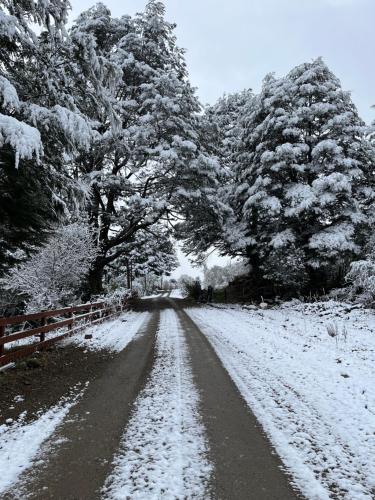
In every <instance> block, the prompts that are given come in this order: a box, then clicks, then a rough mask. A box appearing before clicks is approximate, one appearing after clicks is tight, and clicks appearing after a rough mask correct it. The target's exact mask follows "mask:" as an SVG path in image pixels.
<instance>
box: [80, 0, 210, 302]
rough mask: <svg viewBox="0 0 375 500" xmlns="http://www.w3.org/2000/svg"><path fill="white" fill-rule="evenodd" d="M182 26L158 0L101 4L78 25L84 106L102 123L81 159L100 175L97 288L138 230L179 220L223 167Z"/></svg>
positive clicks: (93, 204) (88, 171)
mask: <svg viewBox="0 0 375 500" xmlns="http://www.w3.org/2000/svg"><path fill="white" fill-rule="evenodd" d="M173 30H174V25H172V24H170V23H168V22H167V21H166V20H165V19H164V6H163V4H162V3H160V2H157V1H150V2H149V3H148V4H147V6H146V9H145V11H144V12H143V13H140V14H137V15H136V16H135V17H134V18H130V17H129V16H126V17H122V18H121V19H113V18H112V17H111V15H110V12H109V11H108V9H106V8H105V7H104V6H103V5H100V4H99V5H98V6H96V7H95V8H92V9H90V10H89V11H87V12H85V13H83V14H82V15H81V16H80V17H79V18H78V19H77V21H76V23H75V24H74V26H73V28H72V33H71V38H72V44H73V49H72V51H73V53H74V54H76V57H77V60H79V63H80V65H81V67H83V69H84V75H85V82H84V84H85V85H86V87H87V90H88V91H87V93H86V95H87V99H86V100H85V101H84V102H83V104H82V106H83V108H84V109H85V113H86V114H87V115H88V116H89V117H90V118H91V119H92V120H93V121H96V122H97V123H98V129H97V130H98V132H99V134H98V136H97V137H96V138H95V141H94V143H93V146H92V147H91V149H90V152H89V154H86V153H85V155H82V157H81V158H79V159H78V160H77V161H76V162H75V168H76V170H77V172H78V173H79V174H78V175H79V177H80V178H81V179H82V180H83V181H84V182H88V183H89V184H90V187H91V190H92V197H91V200H90V204H89V215H90V219H91V221H92V223H93V224H94V225H95V226H96V227H97V228H98V230H99V246H100V256H99V257H98V259H97V261H96V263H95V266H94V267H93V269H92V272H91V275H90V280H89V289H90V292H91V293H98V292H100V289H101V286H102V276H103V271H104V268H105V267H106V266H107V265H109V264H111V263H112V262H114V261H115V260H116V259H118V258H120V257H121V256H123V255H124V251H125V248H126V244H127V243H128V242H132V241H133V240H134V237H135V235H136V233H138V232H139V231H141V232H143V231H145V230H146V229H148V228H150V229H151V228H152V227H153V226H154V225H155V224H157V223H158V222H159V221H164V222H165V223H166V224H173V220H174V215H175V213H176V211H177V210H181V209H182V207H183V206H184V205H185V204H186V203H187V202H188V201H189V200H190V199H191V198H192V197H195V198H197V199H198V198H199V197H200V196H201V195H202V192H203V191H204V187H205V184H206V183H205V179H206V178H207V177H209V176H211V175H213V172H214V171H215V169H216V168H217V166H216V164H215V163H214V162H212V161H211V159H210V157H209V156H208V155H207V154H206V153H205V151H204V149H203V148H202V147H201V144H200V141H199V118H198V112H199V109H200V107H199V103H198V101H197V98H196V97H195V95H194V91H193V89H192V88H191V86H190V84H189V81H188V78H187V73H186V67H185V62H184V59H183V51H182V50H180V49H179V48H178V47H177V45H176V40H175V36H174V33H173ZM82 58H83V59H85V61H86V66H84V63H83V61H82ZM90 89H91V91H90Z"/></svg>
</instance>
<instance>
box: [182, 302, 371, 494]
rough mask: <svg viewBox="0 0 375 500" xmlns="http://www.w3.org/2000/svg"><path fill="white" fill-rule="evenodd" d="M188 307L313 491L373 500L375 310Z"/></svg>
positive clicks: (301, 481)
mask: <svg viewBox="0 0 375 500" xmlns="http://www.w3.org/2000/svg"><path fill="white" fill-rule="evenodd" d="M187 312H188V313H189V314H190V316H191V317H192V319H193V320H194V321H195V322H196V323H197V324H198V326H199V327H200V328H201V329H202V331H203V332H204V333H205V334H206V335H207V337H208V339H209V340H210V342H211V343H212V345H213V347H214V349H215V350H216V352H217V354H218V355H219V357H220V359H221V360H222V362H223V364H224V366H225V367H226V369H227V370H228V372H229V374H230V375H231V377H232V379H233V380H234V382H235V383H236V384H237V386H238V388H239V390H240V392H241V393H242V395H243V397H244V399H245V400H246V401H247V403H248V405H249V406H250V407H251V409H252V410H253V411H254V413H255V414H256V416H257V418H258V419H259V421H260V422H261V424H262V425H263V427H264V429H265V431H266V433H267V434H268V435H269V437H270V439H271V441H272V442H273V444H274V445H275V447H276V449H277V451H278V453H279V455H280V457H281V458H282V460H283V461H284V464H285V465H286V467H287V468H288V469H289V471H290V472H291V473H292V476H293V478H294V482H295V484H296V485H297V486H298V487H299V488H300V489H301V490H302V492H303V493H304V494H305V495H306V496H307V498H309V499H319V500H323V499H328V498H337V499H346V500H349V499H350V500H359V499H369V500H370V499H374V498H375V453H374V450H375V315H374V314H373V313H372V312H370V311H366V310H361V309H353V310H351V307H350V306H347V305H345V304H339V303H334V302H331V303H316V304H301V303H289V304H286V305H285V306H283V307H281V308H277V309H271V310H265V311H250V310H246V311H244V310H242V309H241V308H240V307H233V308H228V307H222V308H220V307H215V308H211V307H205V308H192V309H188V310H187ZM327 327H328V329H330V330H331V332H336V333H337V336H336V337H331V336H330V335H329V334H328V331H327Z"/></svg>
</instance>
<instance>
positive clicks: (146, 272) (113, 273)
mask: <svg viewBox="0 0 375 500" xmlns="http://www.w3.org/2000/svg"><path fill="white" fill-rule="evenodd" d="M121 250H122V253H121V256H120V257H118V259H116V260H115V261H114V262H113V264H111V265H110V266H109V271H108V272H107V280H109V281H110V280H111V279H114V280H115V281H116V282H118V281H119V280H122V281H123V283H126V284H127V287H128V288H129V289H130V288H133V283H134V282H135V281H137V282H138V283H141V284H142V286H143V287H144V289H145V290H148V289H149V288H148V287H149V286H151V288H152V283H153V282H154V277H155V279H156V278H157V277H159V280H160V276H162V275H169V274H170V272H171V271H172V270H173V269H174V268H176V267H177V265H178V262H177V258H176V253H175V250H174V247H173V243H172V241H171V238H170V232H169V231H168V230H167V229H166V228H165V227H164V226H163V225H161V224H155V225H154V226H152V227H151V228H146V229H145V230H143V231H138V232H136V233H135V234H134V236H133V238H132V239H129V241H127V242H126V243H123V244H122V246H121Z"/></svg>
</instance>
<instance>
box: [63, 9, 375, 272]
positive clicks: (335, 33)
mask: <svg viewBox="0 0 375 500" xmlns="http://www.w3.org/2000/svg"><path fill="white" fill-rule="evenodd" d="M71 3H72V6H73V12H72V18H74V17H76V16H77V15H78V14H79V13H80V12H81V11H83V10H85V9H87V8H89V7H91V6H92V5H94V4H95V3H96V2H95V1H92V0H71ZM103 3H105V4H106V5H107V6H108V7H109V8H110V9H111V11H112V14H113V15H114V16H121V15H123V14H134V13H135V12H137V11H140V10H142V9H143V7H144V5H145V3H146V0H107V1H103ZM164 3H165V5H166V7H167V19H168V20H169V21H173V22H175V23H177V28H176V34H177V38H178V44H179V45H180V46H181V47H184V48H186V49H187V53H186V60H187V64H188V68H189V72H190V79H191V82H192V83H193V85H194V86H196V87H197V92H198V95H199V97H200V99H201V101H202V102H203V103H213V102H215V100H216V99H217V98H218V97H220V96H221V95H222V94H223V93H224V92H227V93H229V92H234V91H238V90H242V89H244V88H252V89H253V90H255V91H258V90H259V89H260V86H261V82H262V79H263V77H264V76H265V75H266V74H267V73H269V72H275V73H276V75H277V76H282V75H284V74H286V73H287V72H288V71H289V70H290V69H291V68H293V67H294V66H295V65H297V64H300V63H302V62H306V61H310V60H311V59H313V58H316V57H318V56H322V57H323V58H324V60H325V62H326V63H327V64H328V66H329V67H330V68H331V69H332V70H333V72H334V73H335V74H336V75H337V76H338V77H339V78H340V79H341V82H342V85H343V88H344V89H345V90H350V91H351V92H352V96H353V100H354V102H355V103H356V105H357V107H358V108H359V111H360V114H361V116H362V117H363V118H364V119H365V120H366V121H367V122H369V123H370V122H372V121H373V120H374V119H375V111H374V110H373V109H371V106H372V105H373V104H375V63H374V48H375V29H374V20H375V0H166V1H165V2H164ZM211 262H212V259H211ZM183 271H184V272H190V273H193V274H196V271H192V270H190V269H189V268H188V265H187V264H186V263H185V264H184V269H183Z"/></svg>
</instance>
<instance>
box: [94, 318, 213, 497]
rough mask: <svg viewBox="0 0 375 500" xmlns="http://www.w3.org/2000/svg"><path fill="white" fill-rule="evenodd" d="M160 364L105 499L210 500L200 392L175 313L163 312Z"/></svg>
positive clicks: (140, 404)
mask: <svg viewBox="0 0 375 500" xmlns="http://www.w3.org/2000/svg"><path fill="white" fill-rule="evenodd" d="M156 348H157V358H156V361H155V365H154V368H153V370H152V372H151V375H150V378H149V380H148V382H147V384H146V387H145V388H144V390H143V391H142V392H141V393H140V395H139V396H138V398H137V401H136V403H135V411H134V414H133V416H132V418H131V420H130V422H129V425H128V428H127V430H126V433H125V435H124V438H123V441H122V445H121V452H120V453H119V455H118V456H117V457H116V458H115V461H114V471H113V473H112V474H111V476H110V477H109V478H108V480H107V482H106V486H105V488H104V490H103V497H104V498H107V499H119V500H120V499H121V500H122V499H124V498H132V499H145V498H155V499H156V498H165V499H174V498H209V494H208V491H207V481H208V479H209V477H210V474H211V466H210V464H209V463H208V461H207V459H206V456H205V455H206V452H207V447H206V443H205V440H204V428H203V425H202V423H201V422H200V420H199V417H198V416H197V415H198V402H199V396H198V392H197V390H196V388H195V386H194V383H193V377H192V373H191V369H190V365H189V362H188V352H187V347H186V344H185V339H184V336H183V333H182V331H181V328H180V325H179V322H178V318H177V315H176V313H175V312H174V311H173V310H172V309H167V310H165V311H162V312H161V317H160V326H159V330H158V333H157V342H156Z"/></svg>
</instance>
